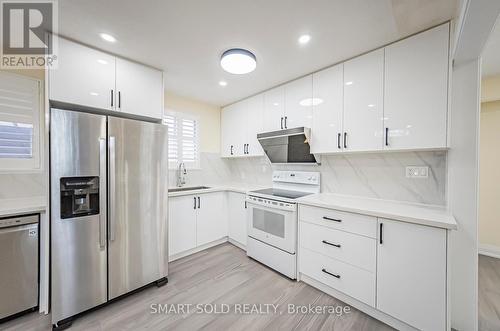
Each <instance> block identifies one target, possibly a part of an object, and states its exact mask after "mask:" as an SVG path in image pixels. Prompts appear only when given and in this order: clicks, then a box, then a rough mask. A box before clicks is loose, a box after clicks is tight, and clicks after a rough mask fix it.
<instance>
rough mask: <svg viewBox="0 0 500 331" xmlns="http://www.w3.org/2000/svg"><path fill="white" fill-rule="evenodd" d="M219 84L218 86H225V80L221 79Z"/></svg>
mask: <svg viewBox="0 0 500 331" xmlns="http://www.w3.org/2000/svg"><path fill="white" fill-rule="evenodd" d="M219 85H220V86H227V82H225V81H223V80H221V81H220V82H219Z"/></svg>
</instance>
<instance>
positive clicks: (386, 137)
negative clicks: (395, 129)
mask: <svg viewBox="0 0 500 331" xmlns="http://www.w3.org/2000/svg"><path fill="white" fill-rule="evenodd" d="M385 145H386V146H389V128H385Z"/></svg>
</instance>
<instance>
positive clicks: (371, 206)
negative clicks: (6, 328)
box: [297, 193, 457, 229]
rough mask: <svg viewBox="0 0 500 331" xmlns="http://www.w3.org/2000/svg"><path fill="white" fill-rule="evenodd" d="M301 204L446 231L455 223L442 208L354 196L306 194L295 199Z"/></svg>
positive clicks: (454, 226)
mask: <svg viewBox="0 0 500 331" xmlns="http://www.w3.org/2000/svg"><path fill="white" fill-rule="evenodd" d="M297 202H298V203H299V204H302V205H308V206H314V207H322V208H330V209H336V210H341V211H346V212H351V213H357V214H364V215H370V216H375V217H381V218H388V219H393V220H398V221H403V222H408V223H415V224H421V225H427V226H433V227H439V228H445V229H456V228H457V222H456V220H455V218H454V217H453V215H452V214H451V213H450V212H449V211H448V210H447V209H446V208H444V207H439V206H433V205H423V204H412V203H404V202H398V201H388V200H380V199H371V198H362V197H353V196H346V195H339V194H333V193H320V194H313V195H308V196H306V197H302V198H299V199H297Z"/></svg>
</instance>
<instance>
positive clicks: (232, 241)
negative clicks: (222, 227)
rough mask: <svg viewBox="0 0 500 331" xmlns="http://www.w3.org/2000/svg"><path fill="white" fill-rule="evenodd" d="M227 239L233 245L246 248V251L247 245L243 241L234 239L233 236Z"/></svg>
mask: <svg viewBox="0 0 500 331" xmlns="http://www.w3.org/2000/svg"><path fill="white" fill-rule="evenodd" d="M227 241H228V242H229V243H230V244H232V245H234V246H236V247H238V248H240V249H242V250H244V251H245V252H246V250H247V247H246V246H245V245H243V244H242V243H240V242H239V241H237V240H234V239H233V238H227Z"/></svg>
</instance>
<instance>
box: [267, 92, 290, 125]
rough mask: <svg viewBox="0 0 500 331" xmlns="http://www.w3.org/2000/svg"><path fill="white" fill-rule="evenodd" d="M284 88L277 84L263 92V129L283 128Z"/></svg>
mask: <svg viewBox="0 0 500 331" xmlns="http://www.w3.org/2000/svg"><path fill="white" fill-rule="evenodd" d="M284 116H285V88H284V87H283V86H278V87H275V88H273V89H272V90H269V91H267V92H265V93H264V116H263V118H264V125H263V128H264V131H265V132H266V131H276V130H282V129H284V128H285V127H284V123H283V120H284Z"/></svg>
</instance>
